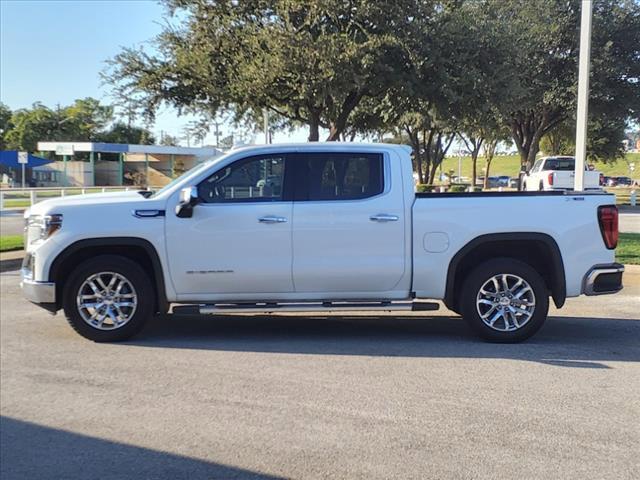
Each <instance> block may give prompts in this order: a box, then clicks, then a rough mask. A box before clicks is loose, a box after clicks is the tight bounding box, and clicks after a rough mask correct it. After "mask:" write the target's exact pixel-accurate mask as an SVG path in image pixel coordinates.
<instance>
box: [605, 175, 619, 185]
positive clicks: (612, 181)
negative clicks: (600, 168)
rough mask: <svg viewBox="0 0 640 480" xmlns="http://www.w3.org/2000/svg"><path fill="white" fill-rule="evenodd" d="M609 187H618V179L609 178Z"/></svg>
mask: <svg viewBox="0 0 640 480" xmlns="http://www.w3.org/2000/svg"><path fill="white" fill-rule="evenodd" d="M606 185H607V187H615V186H617V185H618V179H617V177H607V183H606Z"/></svg>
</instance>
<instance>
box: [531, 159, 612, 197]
mask: <svg viewBox="0 0 640 480" xmlns="http://www.w3.org/2000/svg"><path fill="white" fill-rule="evenodd" d="M575 165H576V160H575V158H574V157H559V156H558V157H544V158H541V159H539V160H537V161H536V163H535V164H534V165H533V167H532V168H531V170H530V171H528V172H527V173H526V174H525V175H524V176H523V178H522V190H524V191H528V192H535V191H553V190H573V186H574V181H575ZM584 190H601V187H600V172H598V171H595V170H591V169H590V168H589V167H587V166H586V165H585V169H584Z"/></svg>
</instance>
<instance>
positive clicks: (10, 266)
mask: <svg viewBox="0 0 640 480" xmlns="http://www.w3.org/2000/svg"><path fill="white" fill-rule="evenodd" d="M23 258H24V250H15V251H12V252H3V253H0V272H9V271H11V270H19V269H20V267H21V266H22V259H23Z"/></svg>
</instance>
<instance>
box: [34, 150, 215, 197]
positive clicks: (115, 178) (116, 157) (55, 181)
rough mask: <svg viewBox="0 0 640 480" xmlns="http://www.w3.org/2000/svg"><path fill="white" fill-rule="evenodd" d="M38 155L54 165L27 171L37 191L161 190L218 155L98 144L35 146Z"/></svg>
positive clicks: (203, 151) (204, 151)
mask: <svg viewBox="0 0 640 480" xmlns="http://www.w3.org/2000/svg"><path fill="white" fill-rule="evenodd" d="M38 151H39V152H41V153H43V154H46V155H47V156H48V157H49V158H50V159H52V158H55V161H52V162H50V163H47V164H45V165H41V166H35V167H33V168H32V169H31V171H30V177H31V183H32V185H34V186H37V187H72V186H78V187H93V186H120V185H136V186H152V187H157V186H163V185H166V184H167V183H169V182H170V181H171V180H172V179H173V178H175V177H176V176H178V175H180V174H182V173H183V172H185V171H187V170H189V169H191V168H193V167H194V166H195V165H197V164H199V163H202V162H205V161H207V160H210V159H212V158H215V157H218V156H220V155H222V151H221V150H219V149H217V148H213V147H202V148H197V147H174V146H165V145H132V144H121V143H100V142H38Z"/></svg>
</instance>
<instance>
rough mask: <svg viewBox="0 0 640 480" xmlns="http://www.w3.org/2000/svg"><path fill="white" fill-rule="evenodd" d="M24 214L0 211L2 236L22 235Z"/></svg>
mask: <svg viewBox="0 0 640 480" xmlns="http://www.w3.org/2000/svg"><path fill="white" fill-rule="evenodd" d="M22 214H23V212H22V211H20V210H0V235H22V231H23V229H24V220H23V218H22Z"/></svg>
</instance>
